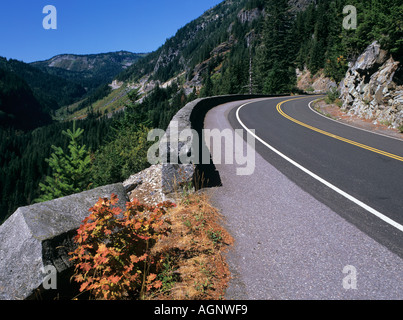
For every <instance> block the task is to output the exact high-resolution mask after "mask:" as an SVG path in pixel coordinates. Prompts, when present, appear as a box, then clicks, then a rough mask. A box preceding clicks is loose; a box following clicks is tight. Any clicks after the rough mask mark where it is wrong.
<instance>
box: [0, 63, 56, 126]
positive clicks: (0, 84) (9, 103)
mask: <svg viewBox="0 0 403 320" xmlns="http://www.w3.org/2000/svg"><path fill="white" fill-rule="evenodd" d="M50 121H51V118H50V116H49V115H48V114H46V113H45V112H44V111H43V108H42V106H41V104H40V102H39V101H38V100H37V99H36V98H35V96H34V93H33V92H32V90H31V88H30V87H29V85H28V84H27V83H26V82H25V81H24V80H23V79H22V78H20V77H19V76H17V75H16V74H14V73H13V72H9V71H6V70H3V69H1V68H0V126H2V127H9V126H14V127H16V128H17V129H32V128H35V127H38V126H41V125H44V124H47V123H49V122H50Z"/></svg>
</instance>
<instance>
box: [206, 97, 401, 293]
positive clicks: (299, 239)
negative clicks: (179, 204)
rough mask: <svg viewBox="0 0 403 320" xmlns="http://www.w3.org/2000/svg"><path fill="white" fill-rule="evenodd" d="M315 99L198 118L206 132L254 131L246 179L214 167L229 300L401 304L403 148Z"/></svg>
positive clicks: (276, 101) (249, 105)
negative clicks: (325, 111)
mask: <svg viewBox="0 0 403 320" xmlns="http://www.w3.org/2000/svg"><path fill="white" fill-rule="evenodd" d="M316 98H317V97H312V96H310V97H283V98H270V99H258V100H254V101H249V102H245V101H243V102H235V103H229V104H225V105H222V106H218V107H216V108H214V109H213V110H211V111H210V112H209V113H208V114H207V116H206V120H205V128H210V129H214V128H218V129H220V130H224V129H226V128H232V129H244V130H249V129H254V130H255V136H256V139H257V142H256V151H257V152H256V154H255V157H256V158H255V171H254V173H253V174H252V175H249V176H238V175H237V174H236V164H235V165H225V164H220V163H216V167H217V169H218V171H219V173H220V177H221V180H222V183H223V186H222V187H220V188H219V189H215V190H213V191H212V192H211V196H212V201H213V203H214V204H215V205H216V206H217V207H218V208H219V209H220V210H221V211H222V213H223V216H224V217H225V221H226V225H227V228H228V229H229V230H230V232H231V233H232V234H233V235H234V238H235V246H234V248H233V250H231V251H230V253H229V255H228V261H229V265H230V268H232V272H233V274H234V279H233V281H232V282H231V285H230V287H229V288H228V291H227V298H229V299H239V298H242V299H402V298H403V285H402V273H403V260H402V257H403V241H402V238H403V237H402V235H403V233H402V232H403V231H402V225H403V213H402V210H401V208H402V207H403V206H402V205H403V197H402V190H403V188H402V187H403V169H402V168H403V162H402V160H403V142H402V141H400V140H396V139H391V138H388V137H385V136H380V135H375V134H372V133H369V132H366V131H363V130H359V129H356V128H352V127H349V126H346V125H343V124H340V123H337V122H335V121H332V120H330V119H327V118H326V117H323V116H321V115H319V114H317V113H315V112H313V111H312V110H311V109H310V108H309V102H310V101H312V100H314V99H316ZM349 268H352V269H349ZM348 270H354V274H353V275H354V279H355V281H356V282H351V281H350V284H351V283H354V284H355V285H352V286H350V287H349V288H348V285H345V284H346V282H345V281H347V280H351V279H352V278H349V276H350V275H352V274H350V273H349V271H348ZM343 271H344V272H343ZM346 277H347V278H346ZM343 281H344V282H343Z"/></svg>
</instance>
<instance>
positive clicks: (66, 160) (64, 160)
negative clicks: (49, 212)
mask: <svg viewBox="0 0 403 320" xmlns="http://www.w3.org/2000/svg"><path fill="white" fill-rule="evenodd" d="M83 132H84V130H83V129H80V128H78V129H76V126H75V122H74V123H73V130H72V131H71V130H70V129H68V130H67V131H63V132H62V134H63V135H65V136H67V137H68V138H70V144H69V146H68V149H69V151H70V153H69V154H65V152H64V151H63V149H62V148H61V147H55V146H52V149H53V150H54V152H53V153H52V154H51V156H50V158H49V159H46V162H47V163H49V166H50V168H51V169H52V171H53V172H52V175H51V176H47V177H46V179H45V183H40V188H41V191H42V193H43V194H42V196H40V197H39V198H38V199H37V201H38V202H43V201H49V200H52V199H56V198H60V197H64V196H68V195H71V194H74V193H79V192H81V191H84V190H88V189H89V188H90V186H91V183H90V181H89V178H90V170H91V167H90V164H91V159H90V153H89V152H88V151H87V149H86V146H85V145H82V146H80V145H79V143H78V140H79V139H80V138H81V135H82V134H83Z"/></svg>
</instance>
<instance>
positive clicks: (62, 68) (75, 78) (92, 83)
mask: <svg viewBox="0 0 403 320" xmlns="http://www.w3.org/2000/svg"><path fill="white" fill-rule="evenodd" d="M144 56H146V54H143V53H131V52H127V51H119V52H110V53H100V54H90V55H75V54H61V55H57V56H55V57H53V58H51V59H49V60H45V61H38V62H33V63H31V65H32V66H34V67H36V68H38V69H40V70H42V71H43V72H46V73H48V74H52V75H55V76H59V77H61V78H64V79H66V80H69V81H71V82H74V83H77V84H80V85H81V86H83V87H84V88H86V90H87V91H88V92H92V91H93V90H95V89H97V88H98V87H99V86H100V85H103V84H106V83H110V82H112V80H113V79H114V77H115V76H116V75H117V74H119V73H120V72H122V71H123V70H125V69H126V68H128V67H130V66H131V65H132V64H134V63H135V62H136V61H138V60H139V59H141V58H142V57H144Z"/></svg>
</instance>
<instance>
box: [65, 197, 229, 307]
mask: <svg viewBox="0 0 403 320" xmlns="http://www.w3.org/2000/svg"><path fill="white" fill-rule="evenodd" d="M117 200H118V199H117V198H116V196H115V195H112V196H111V199H100V200H99V201H98V202H97V203H96V204H95V205H94V207H93V208H91V210H90V211H91V214H90V216H89V217H88V218H87V219H85V220H84V222H83V224H82V225H81V226H80V228H79V229H78V233H77V236H76V237H75V241H76V243H77V245H78V246H77V249H76V250H75V251H74V252H72V253H71V256H72V258H71V260H72V261H73V262H74V263H75V274H74V276H73V277H72V280H73V281H75V282H77V283H79V285H80V292H79V293H77V295H76V297H75V299H97V300H98V299H99V300H138V299H141V300H210V299H213V300H219V299H223V298H224V294H225V289H226V287H227V284H228V281H229V279H230V273H229V270H228V267H227V264H226V262H225V257H224V253H225V250H226V249H227V248H228V246H229V245H231V244H232V238H231V236H230V235H229V234H228V232H227V231H226V230H225V229H224V228H223V227H222V226H221V216H220V214H219V212H218V211H217V209H215V208H214V207H213V206H212V205H211V203H210V202H209V200H208V197H207V196H206V195H205V194H203V193H199V192H198V193H183V194H182V195H181V196H180V200H179V201H178V203H177V204H176V205H175V204H173V203H170V202H165V203H161V204H159V205H157V206H149V205H144V204H141V203H140V202H139V201H138V200H133V201H132V202H130V203H128V204H127V207H126V210H125V212H123V213H122V212H121V210H119V209H117V208H114V205H115V204H116V202H117Z"/></svg>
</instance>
